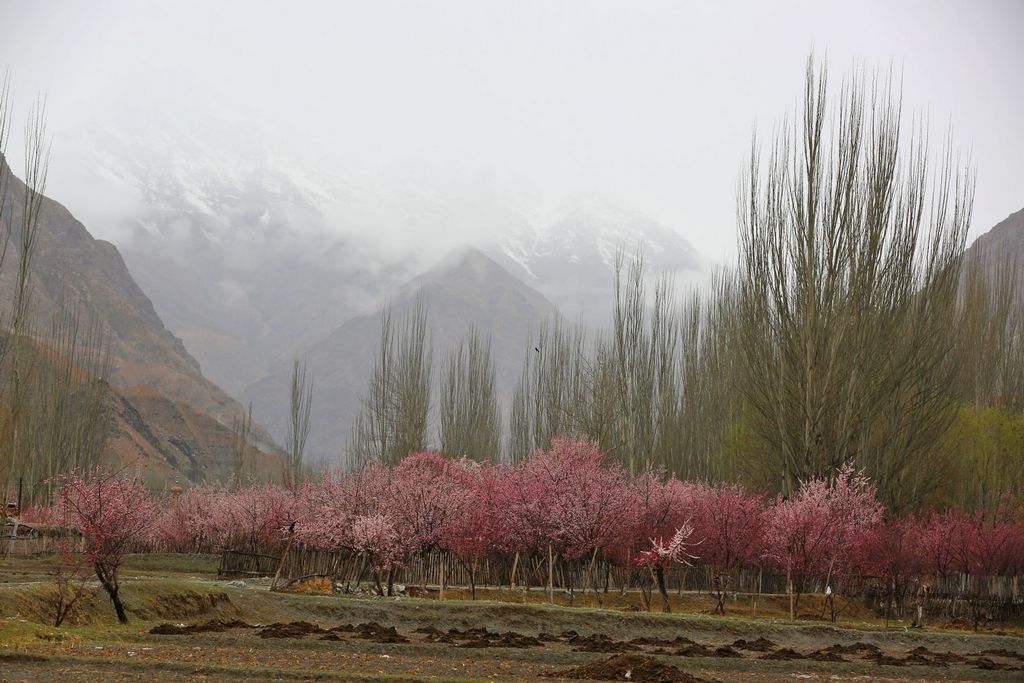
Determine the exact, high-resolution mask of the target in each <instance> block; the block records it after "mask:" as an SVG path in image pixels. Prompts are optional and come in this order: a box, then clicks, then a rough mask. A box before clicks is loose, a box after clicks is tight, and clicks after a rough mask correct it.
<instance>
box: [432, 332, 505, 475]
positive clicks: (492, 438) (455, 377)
mask: <svg viewBox="0 0 1024 683" xmlns="http://www.w3.org/2000/svg"><path fill="white" fill-rule="evenodd" d="M439 408H440V443H441V452H442V453H444V454H445V455H449V456H452V457H466V458H469V459H471V460H475V461H477V462H489V461H494V460H496V459H497V458H498V457H499V455H500V450H499V449H500V444H501V413H500V412H499V409H498V394H497V388H496V386H495V369H494V359H493V358H492V357H491V340H490V338H487V339H483V338H481V335H480V332H479V330H477V329H476V327H475V326H474V327H471V328H470V330H469V334H468V335H467V337H466V339H463V340H462V341H460V342H459V345H458V346H457V347H455V348H454V349H452V351H451V352H450V353H449V354H448V357H447V358H446V359H445V362H444V365H443V367H442V369H441V395H440V406H439Z"/></svg>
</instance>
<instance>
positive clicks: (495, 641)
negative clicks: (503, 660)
mask: <svg viewBox="0 0 1024 683" xmlns="http://www.w3.org/2000/svg"><path fill="white" fill-rule="evenodd" d="M479 630H482V631H483V632H484V633H482V634H480V633H478V634H474V635H473V636H471V637H469V638H468V639H466V641H465V642H463V643H462V644H461V645H458V646H457V647H512V648H520V649H522V648H528V647H543V645H544V644H543V643H541V642H540V640H538V639H537V638H534V637H533V636H524V635H523V634H521V633H516V632H515V631H506V632H504V633H489V632H488V631H487V629H479Z"/></svg>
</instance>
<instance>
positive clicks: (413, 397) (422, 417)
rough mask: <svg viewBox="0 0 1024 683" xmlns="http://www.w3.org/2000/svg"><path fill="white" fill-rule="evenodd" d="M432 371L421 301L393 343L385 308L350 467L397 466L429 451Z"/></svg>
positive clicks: (355, 428) (351, 446)
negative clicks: (368, 464) (376, 463)
mask: <svg viewBox="0 0 1024 683" xmlns="http://www.w3.org/2000/svg"><path fill="white" fill-rule="evenodd" d="M431 367H432V362H431V350H430V348H429V345H428V340H427V309H426V303H425V302H424V301H423V299H422V298H417V299H416V301H415V302H414V303H413V305H412V307H411V308H410V309H409V311H408V312H407V313H406V316H405V319H404V321H403V323H402V328H401V330H399V334H398V337H397V339H396V338H395V335H394V332H393V330H392V323H391V310H390V307H388V308H386V309H385V310H384V313H383V316H382V319H381V337H380V345H379V347H378V351H377V357H376V359H375V362H374V368H373V375H372V377H371V379H370V386H369V389H368V392H367V396H366V397H365V398H364V399H363V408H362V410H361V411H360V414H359V416H358V417H357V418H356V422H355V425H354V426H353V430H352V437H351V439H350V442H349V458H350V460H351V461H352V462H354V463H355V464H362V463H366V462H369V461H371V460H379V461H381V462H384V463H387V464H395V463H397V462H398V461H399V460H401V459H402V458H403V457H405V456H406V455H408V454H409V453H413V452H415V451H421V450H424V449H425V448H426V447H427V429H428V426H429V418H430V385H431Z"/></svg>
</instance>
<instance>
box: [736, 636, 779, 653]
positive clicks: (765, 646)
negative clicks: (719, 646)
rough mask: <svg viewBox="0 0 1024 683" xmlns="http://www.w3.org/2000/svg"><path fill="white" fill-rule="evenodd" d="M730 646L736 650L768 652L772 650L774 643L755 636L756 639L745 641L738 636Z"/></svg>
mask: <svg viewBox="0 0 1024 683" xmlns="http://www.w3.org/2000/svg"><path fill="white" fill-rule="evenodd" d="M732 646H733V647H734V648H736V649H737V650H747V651H749V652H769V651H771V650H774V649H775V647H776V645H775V643H773V642H772V641H770V640H768V639H767V638H757V639H756V640H751V641H749V642H748V641H746V640H743V639H742V638H740V639H739V640H737V641H735V642H734V643H733V644H732Z"/></svg>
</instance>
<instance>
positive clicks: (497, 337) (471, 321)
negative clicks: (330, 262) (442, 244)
mask: <svg viewBox="0 0 1024 683" xmlns="http://www.w3.org/2000/svg"><path fill="white" fill-rule="evenodd" d="M419 296H422V297H423V298H424V301H425V303H426V308H427V323H428V326H429V333H430V344H431V346H432V349H433V358H434V375H435V377H434V379H435V383H434V386H435V390H436V387H437V375H438V372H437V371H438V369H439V368H440V364H441V360H442V359H443V358H444V356H445V354H446V353H447V352H448V350H449V349H451V348H453V347H454V346H455V345H456V344H458V342H459V341H460V340H461V339H462V338H463V336H464V335H465V334H466V333H467V332H468V330H469V328H470V326H471V325H475V326H476V327H477V328H478V329H479V330H481V332H482V333H483V334H484V335H490V337H491V345H492V354H493V357H494V359H495V366H496V371H497V384H498V388H499V393H500V394H501V395H502V396H504V397H505V398H506V399H507V397H508V396H509V394H510V393H511V390H512V387H513V386H514V384H515V381H516V380H517V379H518V377H519V373H520V370H521V368H522V360H523V354H524V353H525V352H526V350H527V349H528V348H529V344H530V340H531V335H533V334H535V333H536V332H537V330H538V329H539V327H540V325H541V323H542V322H543V321H544V320H548V319H551V318H552V317H554V316H557V315H558V312H557V309H556V308H555V307H554V305H552V304H551V302H549V301H548V300H547V299H546V298H545V297H544V296H543V295H542V294H540V293H539V292H537V291H536V290H533V289H531V288H530V287H527V286H526V285H525V284H523V283H522V282H521V281H520V280H518V279H517V278H515V277H513V276H512V275H510V274H509V273H508V272H507V271H505V270H504V269H503V268H502V267H501V266H499V265H498V264H497V263H496V262H495V261H493V260H492V259H491V258H489V257H488V256H486V255H485V254H483V253H482V252H480V251H478V250H475V249H467V250H464V251H462V252H460V253H458V254H455V255H453V256H451V257H449V258H448V259H446V260H445V261H443V262H442V263H440V264H439V265H438V266H436V267H435V268H434V269H432V270H430V271H429V272H427V273H425V274H424V275H422V276H419V277H417V278H415V279H413V280H412V281H410V282H409V283H407V284H406V285H405V286H403V287H402V288H401V290H400V291H399V292H398V293H397V294H396V296H395V297H394V298H393V299H392V301H391V304H390V305H391V309H392V316H393V319H394V320H396V321H397V320H401V319H402V318H403V317H404V315H405V314H406V312H407V311H408V310H409V308H410V307H411V306H412V305H413V303H414V302H415V301H416V299H417V297H419ZM380 326H381V312H380V311H376V312H374V313H372V314H368V315H361V316H357V317H355V318H352V319H351V320H349V321H347V322H345V323H344V324H342V325H341V326H339V327H338V328H337V329H336V330H334V331H333V332H332V333H331V334H329V335H328V336H326V337H325V338H324V339H322V340H321V341H319V342H318V343H316V344H314V345H312V346H311V347H309V348H308V349H306V350H305V351H301V352H299V353H298V354H297V356H298V357H300V358H305V359H306V362H307V365H308V369H309V372H310V373H311V374H312V376H313V378H314V392H313V411H312V413H313V414H312V420H311V422H312V432H311V435H310V440H309V448H310V452H311V454H312V455H313V456H314V457H320V458H328V459H330V460H337V458H338V457H339V456H340V454H341V450H342V449H343V448H344V446H345V445H346V443H347V441H348V437H349V434H350V427H351V425H352V422H353V420H354V419H355V417H356V414H357V413H358V411H359V409H360V406H361V403H360V401H361V399H362V397H364V396H365V394H366V390H367V386H368V383H369V379H370V373H371V371H372V367H373V361H374V355H375V354H376V352H377V348H378V344H379V340H380ZM290 371H291V366H290V363H287V364H282V365H281V366H279V367H278V368H277V369H276V371H275V372H274V373H273V374H271V375H270V376H269V377H267V378H266V379H263V380H261V381H259V382H256V383H255V384H253V385H252V386H250V387H248V388H247V389H246V390H245V391H244V393H243V398H244V399H245V400H247V401H252V405H253V410H254V414H255V415H256V416H257V418H258V419H259V420H260V421H261V422H262V423H263V424H265V425H266V426H267V427H268V428H269V429H270V430H271V431H272V432H273V433H275V434H282V433H284V429H285V418H286V416H287V412H288V403H287V401H288V396H287V389H288V382H289V373H290ZM432 418H434V420H433V424H435V425H436V415H433V416H432ZM434 435H435V434H434V433H432V434H431V438H433V437H434Z"/></svg>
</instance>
